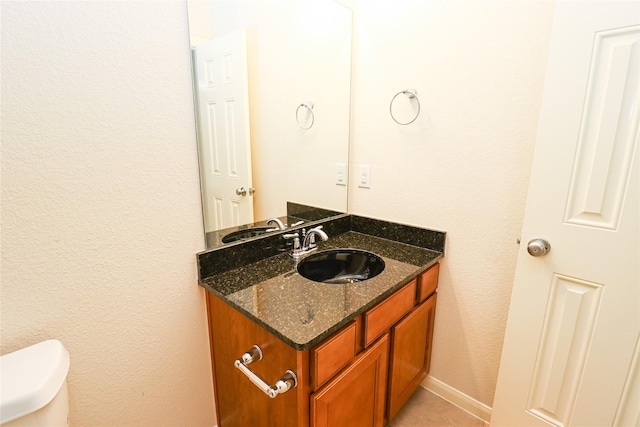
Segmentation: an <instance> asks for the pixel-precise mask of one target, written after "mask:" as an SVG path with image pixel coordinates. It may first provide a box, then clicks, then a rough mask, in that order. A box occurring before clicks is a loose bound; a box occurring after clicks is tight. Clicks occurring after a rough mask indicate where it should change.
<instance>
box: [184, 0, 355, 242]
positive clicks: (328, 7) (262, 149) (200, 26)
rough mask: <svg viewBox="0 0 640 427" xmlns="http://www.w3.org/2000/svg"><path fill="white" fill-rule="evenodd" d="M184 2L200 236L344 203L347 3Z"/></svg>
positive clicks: (303, 217)
mask: <svg viewBox="0 0 640 427" xmlns="http://www.w3.org/2000/svg"><path fill="white" fill-rule="evenodd" d="M187 5H188V12H189V36H190V43H191V49H192V64H193V78H194V85H193V87H194V102H195V105H196V107H195V108H196V127H197V135H198V153H199V161H200V181H201V192H202V197H203V203H202V204H203V211H204V212H203V214H204V218H205V219H204V222H205V232H206V234H207V236H206V240H207V248H208V249H209V248H211V247H215V246H218V245H221V244H227V242H230V243H233V242H238V241H245V240H247V239H252V238H257V237H260V236H261V235H263V234H265V233H268V232H271V231H275V230H277V229H279V228H281V227H280V226H279V224H278V223H277V222H271V223H269V224H267V223H266V220H268V219H271V218H278V219H279V220H280V222H281V223H282V224H283V225H285V226H287V225H288V226H291V225H292V224H298V223H300V221H304V222H305V223H306V222H307V221H314V220H318V219H322V218H326V217H328V216H333V215H338V214H343V213H345V212H346V211H347V186H346V180H347V176H348V171H347V165H348V164H349V159H348V154H349V108H350V86H351V80H350V79H351V25H352V16H351V15H352V12H351V10H350V9H349V8H347V7H345V6H344V5H342V4H340V3H338V2H337V1H336V0H314V1H300V0H246V1H245V0H188V1H187ZM242 231H244V232H242ZM232 233H235V234H233V236H231V237H230V236H229V235H230V234H232ZM225 238H226V241H223V239H225Z"/></svg>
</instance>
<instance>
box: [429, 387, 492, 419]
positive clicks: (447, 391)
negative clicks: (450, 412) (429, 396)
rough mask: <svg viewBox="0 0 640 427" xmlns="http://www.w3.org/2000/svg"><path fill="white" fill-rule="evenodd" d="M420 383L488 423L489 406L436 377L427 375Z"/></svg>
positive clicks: (489, 417) (489, 416) (489, 415)
mask: <svg viewBox="0 0 640 427" xmlns="http://www.w3.org/2000/svg"><path fill="white" fill-rule="evenodd" d="M421 385H422V386H423V387H424V388H426V389H427V390H429V391H430V392H431V393H433V394H435V395H437V396H439V397H441V398H443V399H444V400H446V401H447V402H450V403H452V404H454V405H456V406H457V407H458V408H460V409H462V410H463V411H465V412H468V413H470V414H471V415H473V416H474V417H476V418H479V419H481V420H482V421H484V422H485V423H487V424H488V423H489V420H490V419H491V407H490V406H488V405H485V404H484V403H482V402H479V401H477V400H475V399H474V398H472V397H469V396H467V395H466V394H464V393H463V392H461V391H460V390H457V389H455V388H453V387H451V386H450V385H448V384H445V383H443V382H442V381H440V380H438V379H436V378H433V377H432V376H431V375H429V376H427V378H426V379H425V380H424V381H423V382H422V384H421Z"/></svg>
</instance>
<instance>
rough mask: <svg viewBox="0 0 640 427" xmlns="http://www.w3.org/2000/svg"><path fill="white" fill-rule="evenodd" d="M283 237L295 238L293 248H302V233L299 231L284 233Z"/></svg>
mask: <svg viewBox="0 0 640 427" xmlns="http://www.w3.org/2000/svg"><path fill="white" fill-rule="evenodd" d="M282 237H283V238H285V239H287V240H289V239H293V250H298V249H300V235H299V234H298V233H290V234H283V235H282Z"/></svg>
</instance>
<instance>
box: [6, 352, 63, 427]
mask: <svg viewBox="0 0 640 427" xmlns="http://www.w3.org/2000/svg"><path fill="white" fill-rule="evenodd" d="M68 371H69V352H68V351H67V349H66V348H64V346H63V345H62V343H61V342H60V341H58V340H47V341H43V342H40V343H38V344H34V345H32V346H30V347H26V348H23V349H21V350H17V351H14V352H13V353H8V354H5V355H3V356H0V424H4V423H6V422H9V421H11V420H14V419H16V418H19V417H22V416H24V415H27V414H30V413H32V412H35V411H37V410H38V409H40V408H43V407H44V406H46V405H47V404H48V403H49V402H51V401H52V400H53V398H54V397H55V396H56V394H58V391H59V390H60V388H61V387H62V385H63V384H64V382H65V380H66V379H67V373H68Z"/></svg>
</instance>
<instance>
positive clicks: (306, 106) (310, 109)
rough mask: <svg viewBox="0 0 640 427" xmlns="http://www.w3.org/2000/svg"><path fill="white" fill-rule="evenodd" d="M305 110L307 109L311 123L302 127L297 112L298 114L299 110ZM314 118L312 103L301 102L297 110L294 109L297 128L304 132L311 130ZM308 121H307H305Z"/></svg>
mask: <svg viewBox="0 0 640 427" xmlns="http://www.w3.org/2000/svg"><path fill="white" fill-rule="evenodd" d="M302 107H304V108H306V109H307V114H310V115H311V123H309V126H304V125H303V124H302V123H301V121H300V116H299V112H300V108H302ZM315 120H316V117H315V115H314V114H313V102H311V101H308V102H303V103H302V104H300V105H298V108H296V122H297V123H298V127H300V129H304V130H309V129H311V126H313V123H314V122H315ZM307 121H309V120H307Z"/></svg>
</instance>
